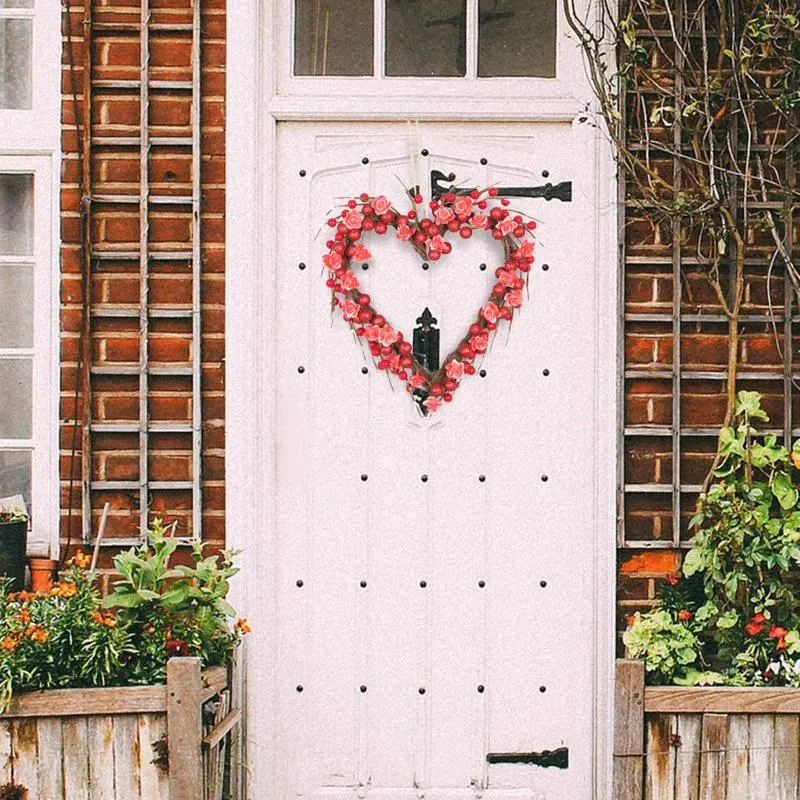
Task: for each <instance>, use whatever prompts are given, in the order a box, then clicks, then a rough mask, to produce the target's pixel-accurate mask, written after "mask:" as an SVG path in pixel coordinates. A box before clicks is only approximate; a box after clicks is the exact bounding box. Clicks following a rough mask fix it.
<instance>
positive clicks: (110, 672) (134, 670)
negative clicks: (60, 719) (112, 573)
mask: <svg viewBox="0 0 800 800" xmlns="http://www.w3.org/2000/svg"><path fill="white" fill-rule="evenodd" d="M176 548H177V542H176V541H175V540H174V539H172V538H169V537H167V536H166V535H165V529H164V527H163V525H162V524H161V522H160V520H155V521H154V523H153V527H152V529H151V530H149V531H148V544H143V545H142V546H140V547H134V548H131V549H130V550H129V551H127V552H124V553H120V554H119V555H118V556H116V558H115V559H114V563H115V565H116V567H117V570H118V571H119V573H120V575H121V576H122V579H121V580H120V581H119V582H117V583H116V584H115V586H114V591H113V593H112V594H110V595H109V596H108V597H106V598H105V599H102V598H101V597H100V592H99V590H98V588H97V586H96V585H95V581H94V578H95V575H94V573H92V572H89V571H88V570H87V567H88V566H89V562H90V558H89V557H88V556H85V555H83V554H82V553H79V554H78V555H77V556H76V557H75V558H74V559H72V561H71V564H70V566H69V569H68V570H67V572H66V574H65V575H64V576H63V578H62V580H61V581H59V582H58V583H56V584H55V585H54V586H53V587H52V589H50V590H49V591H47V592H36V593H31V592H11V593H9V592H8V585H9V581H0V710H4V709H6V708H8V704H9V702H10V700H11V696H12V693H14V692H20V691H27V690H40V689H57V688H65V687H84V686H124V685H130V684H148V683H162V682H164V681H165V680H166V664H167V659H168V658H169V657H170V656H181V655H183V656H199V657H200V658H201V659H202V662H203V666H204V667H208V666H213V665H219V664H225V663H227V661H228V660H229V658H230V657H231V654H232V652H233V650H234V648H235V646H236V644H237V643H238V641H239V639H240V637H241V635H242V634H243V633H247V632H248V631H249V627H248V626H247V622H246V620H238V621H237V622H236V623H235V624H234V625H233V626H231V625H230V624H229V619H230V618H231V617H233V616H234V615H235V612H234V610H233V609H232V608H231V607H230V605H229V604H228V603H227V601H226V596H227V594H228V588H229V585H228V580H229V578H231V577H232V576H233V575H234V574H235V573H236V572H237V570H236V568H235V567H234V566H233V563H232V558H233V554H232V553H230V552H226V553H223V554H222V555H220V556H210V557H206V558H204V557H203V544H202V543H200V542H198V543H196V544H195V545H194V547H193V549H192V551H191V560H192V565H191V566H176V567H175V568H170V559H171V557H172V555H173V554H174V552H175V550H176Z"/></svg>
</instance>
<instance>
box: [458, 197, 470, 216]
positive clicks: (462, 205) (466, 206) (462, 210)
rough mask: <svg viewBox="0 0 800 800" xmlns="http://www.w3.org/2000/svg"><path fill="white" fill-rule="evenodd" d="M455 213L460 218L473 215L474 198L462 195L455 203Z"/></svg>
mask: <svg viewBox="0 0 800 800" xmlns="http://www.w3.org/2000/svg"><path fill="white" fill-rule="evenodd" d="M453 211H455V212H456V214H458V216H459V217H465V216H467V215H469V214H471V213H472V198H471V197H470V196H469V195H467V194H460V195H458V197H456V201H455V203H453Z"/></svg>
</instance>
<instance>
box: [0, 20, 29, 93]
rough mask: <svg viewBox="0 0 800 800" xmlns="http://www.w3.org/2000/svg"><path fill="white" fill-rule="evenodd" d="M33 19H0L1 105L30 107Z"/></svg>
mask: <svg viewBox="0 0 800 800" xmlns="http://www.w3.org/2000/svg"><path fill="white" fill-rule="evenodd" d="M32 38H33V22H32V21H31V20H29V19H0V108H32V107H33V94H32V75H33V62H32V61H31V50H32V47H31V43H32Z"/></svg>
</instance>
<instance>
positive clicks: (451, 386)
mask: <svg viewBox="0 0 800 800" xmlns="http://www.w3.org/2000/svg"><path fill="white" fill-rule="evenodd" d="M457 386H458V384H457V383H456V382H455V381H454V380H453V379H452V378H448V379H447V380H446V381H445V382H444V388H445V389H446V390H447V391H448V392H452V391H453V389H455V388H456V387H457Z"/></svg>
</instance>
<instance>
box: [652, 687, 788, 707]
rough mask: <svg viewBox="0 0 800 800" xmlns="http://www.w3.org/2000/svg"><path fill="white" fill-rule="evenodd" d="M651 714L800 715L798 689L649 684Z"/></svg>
mask: <svg viewBox="0 0 800 800" xmlns="http://www.w3.org/2000/svg"><path fill="white" fill-rule="evenodd" d="M644 710H645V712H646V713H648V714H657V713H660V714H681V713H695V714H711V713H715V714H800V691H798V690H797V689H764V688H760V687H751V688H744V689H738V688H730V687H727V686H726V687H714V688H696V687H684V686H648V687H647V688H646V689H645V693H644Z"/></svg>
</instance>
